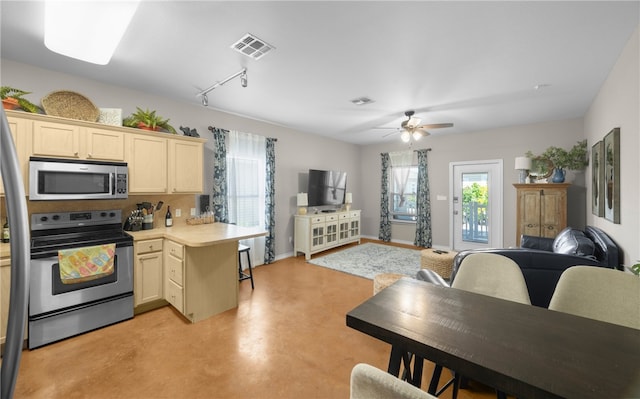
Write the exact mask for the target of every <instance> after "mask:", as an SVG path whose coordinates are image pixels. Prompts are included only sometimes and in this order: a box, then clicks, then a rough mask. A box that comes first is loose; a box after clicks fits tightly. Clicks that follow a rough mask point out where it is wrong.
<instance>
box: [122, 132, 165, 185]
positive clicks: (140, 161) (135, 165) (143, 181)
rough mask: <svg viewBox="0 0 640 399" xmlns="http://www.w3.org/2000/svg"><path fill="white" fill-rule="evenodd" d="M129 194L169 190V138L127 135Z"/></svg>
mask: <svg viewBox="0 0 640 399" xmlns="http://www.w3.org/2000/svg"><path fill="white" fill-rule="evenodd" d="M126 143H127V149H128V150H129V151H128V156H127V159H126V161H127V164H128V166H129V194H140V193H142V194H149V193H166V192H167V187H168V186H167V139H166V138H164V137H155V136H147V135H142V134H128V135H127V140H126Z"/></svg>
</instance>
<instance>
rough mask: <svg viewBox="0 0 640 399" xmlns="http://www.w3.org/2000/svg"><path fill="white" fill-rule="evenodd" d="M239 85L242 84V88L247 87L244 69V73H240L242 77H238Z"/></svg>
mask: <svg viewBox="0 0 640 399" xmlns="http://www.w3.org/2000/svg"><path fill="white" fill-rule="evenodd" d="M240 84H242V87H247V70H246V69H245V70H244V72H242V75H240Z"/></svg>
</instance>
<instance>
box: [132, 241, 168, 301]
mask: <svg viewBox="0 0 640 399" xmlns="http://www.w3.org/2000/svg"><path fill="white" fill-rule="evenodd" d="M162 241H163V239H162V238H157V239H151V240H143V241H136V242H135V243H134V250H135V254H136V255H135V257H136V259H135V270H134V281H135V287H134V297H135V306H139V305H144V304H147V303H150V302H154V301H157V300H160V299H163V285H164V284H163V267H162V261H163V252H162Z"/></svg>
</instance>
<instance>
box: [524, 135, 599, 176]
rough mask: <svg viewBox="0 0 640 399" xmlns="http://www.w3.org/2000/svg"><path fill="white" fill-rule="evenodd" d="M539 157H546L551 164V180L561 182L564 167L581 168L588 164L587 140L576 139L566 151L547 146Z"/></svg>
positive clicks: (564, 170)
mask: <svg viewBox="0 0 640 399" xmlns="http://www.w3.org/2000/svg"><path fill="white" fill-rule="evenodd" d="M529 153H530V152H529ZM540 157H541V158H544V159H548V160H549V161H551V163H552V164H553V167H554V174H553V177H552V178H551V181H553V182H554V183H562V182H564V178H565V172H566V169H570V170H582V169H584V168H586V167H587V165H589V158H588V157H587V140H582V141H578V143H577V144H576V145H574V146H573V147H572V148H571V149H570V150H568V151H567V150H565V149H564V148H560V147H553V146H552V147H549V148H547V149H546V150H545V151H544V152H543V153H542V154H541V155H540Z"/></svg>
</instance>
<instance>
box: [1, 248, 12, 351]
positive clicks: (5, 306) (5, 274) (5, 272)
mask: <svg viewBox="0 0 640 399" xmlns="http://www.w3.org/2000/svg"><path fill="white" fill-rule="evenodd" d="M10 287H11V259H10V258H3V259H0V329H1V330H0V341H1V343H3V344H4V342H5V339H6V337H7V319H8V317H9V289H10Z"/></svg>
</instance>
